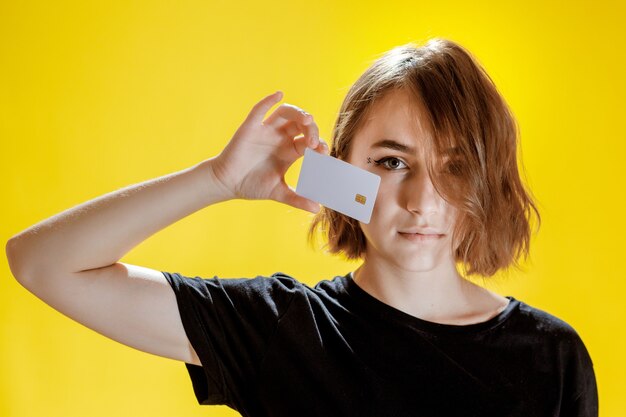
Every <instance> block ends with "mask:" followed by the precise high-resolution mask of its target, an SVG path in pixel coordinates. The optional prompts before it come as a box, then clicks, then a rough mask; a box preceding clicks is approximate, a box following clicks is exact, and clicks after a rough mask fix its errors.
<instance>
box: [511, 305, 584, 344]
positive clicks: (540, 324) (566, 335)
mask: <svg viewBox="0 0 626 417" xmlns="http://www.w3.org/2000/svg"><path fill="white" fill-rule="evenodd" d="M517 302H518V303H519V304H518V314H517V315H516V316H517V320H515V322H516V324H517V326H518V327H519V328H520V329H521V330H523V331H527V332H528V334H534V335H538V336H541V337H551V338H558V339H560V340H568V341H572V342H577V343H578V342H582V341H581V339H580V335H579V334H578V332H577V331H576V329H575V328H574V327H573V326H572V325H571V324H570V323H569V322H567V321H566V320H565V319H563V318H561V317H558V316H557V315H555V314H553V313H550V312H548V311H546V310H544V309H541V308H538V307H535V306H533V305H530V304H527V303H526V302H523V301H520V300H517Z"/></svg>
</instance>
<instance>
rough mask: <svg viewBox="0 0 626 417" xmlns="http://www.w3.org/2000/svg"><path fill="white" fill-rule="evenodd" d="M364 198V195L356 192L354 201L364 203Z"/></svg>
mask: <svg viewBox="0 0 626 417" xmlns="http://www.w3.org/2000/svg"><path fill="white" fill-rule="evenodd" d="M365 200H366V198H365V196H364V195H361V194H357V195H356V196H355V197H354V201H356V202H357V203H359V204H365Z"/></svg>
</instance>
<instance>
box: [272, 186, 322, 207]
mask: <svg viewBox="0 0 626 417" xmlns="http://www.w3.org/2000/svg"><path fill="white" fill-rule="evenodd" d="M272 198H273V199H274V200H276V201H279V202H281V203H284V204H288V205H290V206H292V207H296V208H299V209H302V210H306V211H310V212H311V213H317V212H318V211H320V205H319V204H318V203H316V202H315V201H313V200H309V199H308V198H305V197H302V196H301V195H298V194H296V192H295V190H294V189H293V188H291V187H290V186H289V185H287V184H286V183H283V184H282V186H281V187H279V188H277V189H276V191H275V195H274V196H272Z"/></svg>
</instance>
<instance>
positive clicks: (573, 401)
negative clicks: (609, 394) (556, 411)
mask: <svg viewBox="0 0 626 417" xmlns="http://www.w3.org/2000/svg"><path fill="white" fill-rule="evenodd" d="M567 342H568V343H567V344H568V347H567V349H566V350H567V352H568V354H567V356H566V358H567V359H566V369H565V375H564V379H565V386H566V387H567V388H566V390H565V392H566V393H567V395H566V398H565V401H564V402H563V408H562V411H561V414H560V415H562V416H567V417H597V416H598V387H597V385H596V376H595V372H594V369H593V361H592V360H591V356H589V352H588V350H587V348H586V347H585V344H584V343H583V341H582V339H581V338H580V336H579V335H578V333H576V331H572V332H571V333H570V337H569V338H568V340H567Z"/></svg>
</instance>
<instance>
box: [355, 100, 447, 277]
mask: <svg viewBox="0 0 626 417" xmlns="http://www.w3.org/2000/svg"><path fill="white" fill-rule="evenodd" d="M412 109H413V110H412ZM370 110H371V111H370V112H369V117H368V118H367V120H366V121H365V123H364V124H363V125H362V126H361V128H360V129H359V130H358V132H357V133H356V135H355V137H354V138H353V141H352V144H351V149H350V155H349V157H348V159H347V162H349V163H351V164H353V165H356V166H358V167H361V168H363V169H366V170H368V171H370V172H373V173H375V174H377V175H379V176H380V177H381V182H380V187H379V190H378V196H377V198H376V203H375V204H374V211H373V213H372V217H371V220H370V223H369V224H364V223H359V224H360V226H361V229H362V230H363V233H364V234H365V237H366V238H367V245H366V246H367V247H366V251H365V260H366V262H368V261H371V260H373V259H376V260H377V261H386V262H389V263H391V264H392V265H394V266H396V267H398V268H401V269H405V270H409V271H413V272H417V271H429V270H433V269H435V268H437V267H443V268H448V267H450V263H451V264H452V265H454V256H453V253H452V249H451V233H452V228H453V225H454V221H455V219H456V210H455V209H454V207H452V206H451V205H449V204H448V203H447V202H446V201H445V200H444V199H443V198H441V196H439V195H438V194H437V192H436V191H435V189H434V188H433V185H432V182H431V181H430V178H429V176H428V172H427V170H426V161H425V159H424V158H426V157H427V156H426V155H424V152H423V150H422V146H421V144H422V138H423V137H424V134H425V132H424V130H423V129H422V128H421V127H420V126H419V123H418V120H417V118H418V117H419V113H418V112H416V108H415V107H414V104H412V101H411V98H410V96H409V95H408V94H407V93H406V92H405V91H403V90H394V91H392V92H389V93H387V94H386V95H385V96H384V97H382V98H381V99H379V100H377V101H376V102H375V103H374V104H373V107H372V108H371V109H370Z"/></svg>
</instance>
